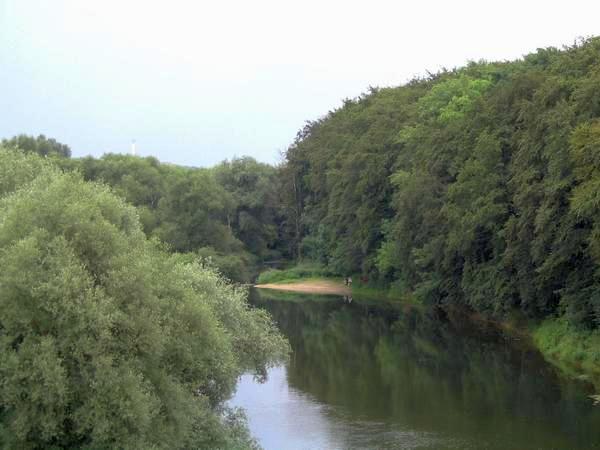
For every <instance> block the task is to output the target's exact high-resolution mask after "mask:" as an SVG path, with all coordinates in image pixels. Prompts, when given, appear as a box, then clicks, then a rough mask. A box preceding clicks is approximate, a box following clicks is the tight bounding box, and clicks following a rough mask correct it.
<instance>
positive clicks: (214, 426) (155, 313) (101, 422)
mask: <svg viewBox="0 0 600 450" xmlns="http://www.w3.org/2000/svg"><path fill="white" fill-rule="evenodd" d="M45 166H46V165H45V163H43V162H42V163H40V160H38V159H36V158H32V157H30V156H27V155H24V154H22V153H16V152H12V151H5V150H0V168H1V169H0V170H2V171H3V173H9V174H11V177H12V178H11V179H12V183H13V187H12V188H10V189H9V188H7V187H5V186H4V184H3V192H4V194H5V195H4V196H3V197H2V199H1V200H0V266H1V267H2V271H1V272H0V311H1V313H0V446H2V447H4V448H25V449H26V448H30V449H36V448H82V449H83V448H86V449H93V448H97V449H101V448H126V449H150V448H156V449H159V448H165V449H166V448H169V449H171V448H186V449H187V448H224V447H228V448H231V447H236V446H238V447H240V446H251V445H252V442H251V440H249V437H248V435H247V432H246V431H245V429H244V427H243V422H240V418H239V415H236V414H235V413H226V411H225V410H224V409H223V402H224V400H226V399H227V398H228V397H229V395H231V393H232V390H233V388H234V386H235V383H236V381H237V378H238V376H239V375H240V374H241V373H243V372H245V371H253V372H254V373H255V374H256V375H257V376H259V377H262V376H264V374H265V369H266V368H267V367H268V366H269V365H270V364H272V363H274V362H275V361H278V360H279V359H280V358H282V357H284V356H285V353H286V350H287V347H286V343H285V341H284V340H283V338H282V337H281V336H280V335H279V334H278V332H277V331H276V329H275V327H274V325H273V324H272V322H271V320H270V318H269V316H268V315H267V314H266V313H265V312H263V311H261V310H257V309H250V308H249V307H248V306H247V304H246V300H245V295H246V294H245V292H244V291H242V290H240V289H238V288H235V287H233V286H232V285H229V284H227V283H226V282H225V281H224V280H223V279H222V278H221V277H220V276H219V275H218V274H216V273H215V272H213V271H211V270H210V269H207V268H204V267H202V266H200V265H199V264H198V263H197V262H193V261H190V259H189V258H186V257H185V255H178V254H168V253H165V251H164V250H163V249H162V247H161V246H160V245H159V244H158V243H157V242H155V241H153V240H149V239H148V238H146V236H145V235H144V233H143V231H142V228H141V226H140V223H139V220H138V216H137V212H136V210H135V209H134V208H133V207H131V206H128V205H127V204H126V203H125V202H124V201H123V200H121V199H120V198H118V197H117V196H115V195H114V193H113V192H111V190H110V189H109V188H107V187H105V186H103V185H100V184H96V183H91V182H86V181H84V180H83V179H82V178H81V176H80V175H78V174H76V173H62V172H61V171H59V170H57V169H53V168H51V167H48V168H47V169H44V170H45V173H43V174H41V175H40V176H37V177H34V176H32V173H33V172H36V171H38V170H39V169H40V167H45ZM17 172H18V173H17ZM42 172H44V171H42ZM8 192H10V193H8Z"/></svg>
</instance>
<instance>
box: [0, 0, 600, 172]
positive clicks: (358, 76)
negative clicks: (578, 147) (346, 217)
mask: <svg viewBox="0 0 600 450" xmlns="http://www.w3.org/2000/svg"><path fill="white" fill-rule="evenodd" d="M598 34H600V2H599V1H589V0H588V1H582V0H570V1H560V2H559V1H551V0H550V1H549V0H546V1H527V0H520V1H514V0H508V1H493V2H491V1H466V0H453V1H418V0H411V1H384V0H371V1H368V2H367V1H362V2H356V1H349V0H345V1H342V0H331V1H327V0H321V1H315V0H303V1H285V0H279V1H271V0H246V1H242V0H240V1H232V0H225V1H219V0H213V1H210V2H209V1H202V0H197V1H183V0H168V1H167V0H165V1H160V2H159V1H151V0H145V1H138V0H134V1H131V0H129V1H128V0H102V1H96V0H78V1H75V0H72V1H69V0H47V1H44V0H38V1H35V0H0V101H1V104H0V105H1V107H0V137H10V136H12V135H15V134H18V133H27V134H36V135H37V134H39V133H44V134H46V135H47V136H52V137H55V138H56V139H58V140H59V141H61V142H64V143H66V144H68V145H70V146H71V148H72V150H73V154H74V156H82V155H86V154H92V155H95V156H99V155H101V154H102V153H104V152H106V151H112V152H127V151H128V150H129V146H130V142H131V140H132V139H136V140H137V148H138V151H139V153H140V154H142V155H154V156H157V157H158V158H159V159H161V160H162V161H170V162H175V163H179V164H186V165H212V164H215V163H216V162H219V161H221V160H223V159H225V158H231V157H232V156H234V155H238V156H240V155H246V154H247V155H251V156H254V157H256V158H257V159H259V160H261V161H265V162H275V161H277V159H278V151H279V150H282V149H284V148H286V147H287V146H288V145H289V144H290V143H291V141H292V140H293V138H294V136H295V134H296V131H297V130H298V129H299V128H301V127H302V125H303V123H304V121H305V120H308V119H316V118H318V117H320V116H322V115H323V114H325V113H326V112H327V111H329V110H331V109H334V108H336V107H338V106H340V105H341V101H342V99H344V98H347V97H355V96H357V95H359V94H360V93H361V92H363V91H365V90H366V89H367V88H368V86H369V85H372V86H391V85H398V84H401V83H404V82H405V81H407V80H408V79H410V78H412V77H413V76H415V75H422V74H424V73H425V72H426V71H427V70H429V71H436V70H438V69H439V68H441V67H448V68H452V67H455V66H460V65H464V64H465V63H466V62H467V61H468V60H479V59H486V60H490V61H491V60H505V59H514V58H518V57H520V56H522V55H523V54H525V53H528V52H530V51H533V50H535V49H536V48H538V47H547V46H559V47H560V46H562V45H563V44H572V43H573V42H574V40H575V39H576V38H577V37H582V36H583V37H587V36H592V35H598ZM599 58H600V55H599Z"/></svg>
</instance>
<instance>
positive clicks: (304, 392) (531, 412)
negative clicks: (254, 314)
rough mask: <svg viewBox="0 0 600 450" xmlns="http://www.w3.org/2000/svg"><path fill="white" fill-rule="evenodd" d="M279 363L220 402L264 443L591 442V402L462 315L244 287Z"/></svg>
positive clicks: (510, 341) (510, 445) (485, 445)
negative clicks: (285, 357)
mask: <svg viewBox="0 0 600 450" xmlns="http://www.w3.org/2000/svg"><path fill="white" fill-rule="evenodd" d="M252 302H253V304H254V305H255V306H256V307H260V308H265V309H266V310H268V311H269V312H270V313H271V314H272V315H273V317H274V319H275V320H276V321H277V323H278V325H279V327H280V329H281V331H282V332H283V333H284V334H285V335H286V336H287V337H288V339H289V341H290V344H291V346H292V350H293V353H292V355H291V358H290V361H289V363H288V364H286V365H284V366H280V367H275V368H272V369H271V370H270V371H269V378H268V380H267V381H266V382H265V383H262V384H261V383H258V382H257V381H255V380H254V379H253V378H252V377H251V376H249V375H247V376H243V377H242V378H241V380H240V382H239V385H238V389H237V392H236V394H235V396H234V397H233V399H232V400H231V401H230V404H231V405H232V406H238V407H242V408H244V409H245V410H246V413H247V415H248V421H249V426H250V430H251V432H252V434H253V435H254V436H255V437H256V438H257V440H258V442H259V443H260V445H261V446H262V447H263V448H265V449H266V450H288V449H289V450H293V449H331V450H333V449H477V450H484V449H503V450H504V449H511V450H513V449H514V450H527V449H544V450H546V449H557V450H558V449H560V450H563V449H564V450H579V449H582V450H583V449H596V448H600V407H594V406H593V405H592V401H591V400H590V398H589V395H590V393H591V391H590V387H589V386H586V385H585V384H583V383H582V382H576V381H568V380H565V379H564V378H562V377H561V376H559V374H557V372H556V370H554V368H553V367H551V366H550V365H548V364H547V363H546V362H544V360H543V358H542V357H541V356H540V355H539V353H537V352H536V351H534V350H532V349H531V347H530V346H529V345H528V344H527V343H526V342H523V341H520V340H518V339H515V338H513V337H510V336H506V335H504V334H503V333H501V332H499V331H498V330H497V329H496V328H495V327H493V326H491V325H486V324H482V323H478V324H474V323H473V322H472V321H469V320H465V319H464V318H461V317H450V318H449V317H448V316H447V315H446V314H442V313H440V312H434V311H429V312H422V311H420V310H419V309H418V308H414V307H410V306H406V305H405V306H402V305H394V304H381V303H376V302H361V301H358V300H356V299H354V300H353V301H352V302H351V303H349V302H348V301H347V300H344V299H343V298H338V297H317V296H300V295H297V294H285V293H277V292H273V291H270V292H268V293H267V292H265V291H263V292H253V295H252Z"/></svg>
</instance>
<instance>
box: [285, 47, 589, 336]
mask: <svg viewBox="0 0 600 450" xmlns="http://www.w3.org/2000/svg"><path fill="white" fill-rule="evenodd" d="M599 54H600V39H599V38H591V39H588V40H584V41H581V42H579V43H577V44H576V45H573V46H572V47H568V48H565V49H563V50H558V49H555V48H549V49H540V50H538V51H537V52H535V53H533V54H531V55H527V56H526V57H524V58H523V59H522V60H518V61H514V62H503V63H486V62H478V63H470V64H469V65H467V66H466V67H463V68H459V69H455V70H452V71H443V72H440V73H438V74H434V75H431V76H429V77H427V78H424V79H416V80H413V81H411V82H409V83H407V84H406V85H404V86H400V87H397V88H386V89H371V90H370V91H369V92H368V93H366V94H363V95H361V96H360V97H358V98H357V99H354V100H348V101H346V102H345V103H344V105H343V106H342V107H341V108H339V109H338V110H336V111H332V112H330V113H329V114H327V115H326V116H325V117H323V118H321V119H319V120H318V121H315V122H311V123H309V124H308V125H307V126H306V127H305V128H304V129H303V130H302V131H301V133H299V134H298V138H297V140H296V141H295V142H294V144H293V145H292V146H290V148H289V149H288V151H287V153H286V155H285V157H286V165H285V166H284V168H283V171H284V172H282V173H285V175H284V176H285V177H286V178H287V179H293V180H296V181H297V183H296V184H297V185H295V186H294V187H293V190H292V188H291V186H289V185H288V186H287V188H288V192H289V194H288V195H287V196H286V197H283V198H285V199H286V201H287V204H284V210H286V211H292V212H293V215H288V217H289V219H288V220H290V221H291V220H292V219H293V221H295V222H297V223H299V224H300V225H299V226H297V229H298V230H300V231H299V232H296V236H295V237H294V245H295V246H296V247H297V249H298V250H297V251H296V254H298V255H301V254H302V249H308V250H309V251H310V252H311V253H310V256H312V257H313V258H314V259H318V260H319V261H320V262H324V263H326V264H327V265H328V266H329V268H330V269H332V270H334V271H336V272H338V273H340V274H348V273H359V274H363V275H367V276H368V277H369V279H370V280H376V282H379V283H382V284H385V285H393V286H395V287H397V288H398V289H400V290H405V291H411V292H413V293H415V294H416V295H417V297H419V298H421V299H422V300H425V301H431V302H435V303H453V304H466V305H469V306H470V307H472V308H474V309H476V310H479V311H485V312H488V313H492V314H503V313H505V312H507V311H508V310H510V309H512V308H520V309H522V310H524V311H526V312H527V313H528V314H530V315H533V316H541V317H544V316H547V315H562V314H565V315H566V317H567V318H568V319H569V320H570V321H571V322H572V323H576V324H579V325H583V326H586V327H591V328H595V327H598V326H599V325H600V296H598V292H600V284H599V282H600V280H599V278H598V276H599V273H600V272H599V269H600V266H599V263H600V261H599V256H600V250H599V249H600V244H599V242H600V231H599V230H600V228H599V226H598V224H597V223H598V220H597V217H598V215H599V213H600V210H599V209H598V205H600V201H599V199H600V197H599V194H598V192H600V178H599V176H600V175H599V174H600V172H599V167H600V160H599V159H598V155H600V153H599V151H598V149H599V148H600V146H599V142H600V140H599V136H600V131H599V130H600V128H599V125H598V123H599V122H598V121H599V119H600V96H599V94H598V92H600V59H599V58H598V55H599ZM297 205H300V206H301V207H300V208H298V207H297ZM316 249H318V251H315V250H316Z"/></svg>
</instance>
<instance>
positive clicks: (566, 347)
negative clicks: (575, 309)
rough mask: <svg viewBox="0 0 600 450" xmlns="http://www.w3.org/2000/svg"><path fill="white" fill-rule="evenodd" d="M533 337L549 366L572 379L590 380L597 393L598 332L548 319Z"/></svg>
mask: <svg viewBox="0 0 600 450" xmlns="http://www.w3.org/2000/svg"><path fill="white" fill-rule="evenodd" d="M532 335H533V340H534V342H535V344H536V346H537V347H538V348H539V349H540V351H541V352H542V354H543V355H544V357H545V358H546V359H547V360H548V361H549V362H550V363H552V364H554V365H555V366H557V367H558V368H559V369H560V370H561V371H563V372H564V373H565V374H567V375H569V376H571V377H573V378H579V379H584V380H587V381H590V382H591V383H592V384H594V386H595V388H596V390H597V391H600V332H598V331H590V330H582V329H576V328H574V327H572V326H570V325H569V324H568V323H567V321H566V320H564V319H547V320H545V321H543V322H542V323H541V324H540V325H538V326H537V327H536V328H535V329H534V330H533V333H532Z"/></svg>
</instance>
